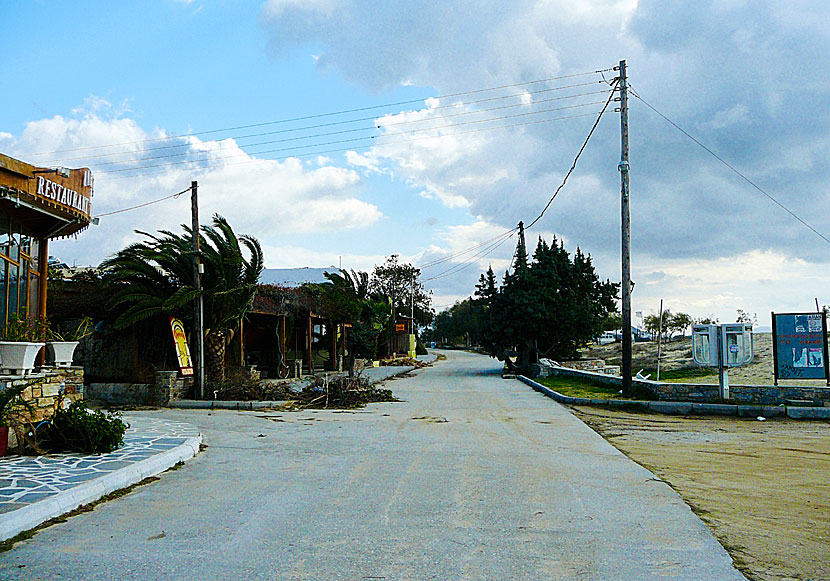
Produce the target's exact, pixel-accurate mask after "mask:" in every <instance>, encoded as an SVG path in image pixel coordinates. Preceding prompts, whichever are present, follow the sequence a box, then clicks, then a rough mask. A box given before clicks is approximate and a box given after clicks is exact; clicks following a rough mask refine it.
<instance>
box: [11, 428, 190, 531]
mask: <svg viewBox="0 0 830 581" xmlns="http://www.w3.org/2000/svg"><path fill="white" fill-rule="evenodd" d="M201 443H202V434H199V435H198V436H191V437H189V438H187V439H186V441H185V442H184V443H183V444H180V445H179V446H176V447H175V448H173V449H171V450H166V451H164V452H162V453H160V454H155V455H154V456H151V457H150V458H147V459H145V460H141V461H140V462H136V463H135V464H132V465H130V466H126V467H124V468H120V469H118V470H115V471H113V472H110V473H109V474H104V475H102V476H100V477H99V478H96V479H95V480H91V481H89V482H84V483H81V484H79V485H78V486H75V487H73V488H71V489H69V490H65V491H62V492H59V493H57V494H55V495H53V496H50V497H49V498H47V499H44V500H41V501H38V502H35V503H32V504H30V505H27V506H24V507H22V508H19V509H17V510H14V511H11V512H7V513H3V514H0V541H5V540H7V539H10V538H12V537H14V536H15V535H17V534H19V533H22V532H23V531H27V530H29V529H33V528H35V527H36V526H38V525H40V524H43V523H44V522H46V521H48V520H49V519H53V518H55V517H59V516H61V515H62V514H66V513H67V512H71V511H73V510H75V509H76V508H78V507H79V506H82V505H84V504H89V503H91V502H95V501H96V500H99V499H101V498H102V497H104V496H106V495H107V494H111V493H113V492H115V491H117V490H121V489H122V488H127V487H129V486H132V485H133V484H137V483H138V482H141V481H142V480H144V479H145V478H150V477H151V476H157V475H158V474H161V473H162V472H164V471H165V470H167V469H169V468H172V467H173V466H175V465H176V464H177V463H179V462H184V461H186V460H190V459H191V458H193V457H194V456H195V455H196V454H198V453H199V446H200V444H201Z"/></svg>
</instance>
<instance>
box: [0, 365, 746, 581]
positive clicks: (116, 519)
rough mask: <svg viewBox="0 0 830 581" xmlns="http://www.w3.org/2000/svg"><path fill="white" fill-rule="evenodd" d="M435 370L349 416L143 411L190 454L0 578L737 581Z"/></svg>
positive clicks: (604, 465)
mask: <svg viewBox="0 0 830 581" xmlns="http://www.w3.org/2000/svg"><path fill="white" fill-rule="evenodd" d="M449 357H450V359H449V360H448V361H446V362H439V363H438V364H436V365H435V366H434V367H432V368H429V369H424V370H421V371H419V372H418V375H417V376H416V377H415V378H409V379H399V380H395V381H391V382H389V383H388V384H387V385H388V386H389V387H391V388H392V389H393V390H394V391H395V393H396V394H397V395H398V396H399V397H401V398H402V399H404V400H406V401H405V402H402V403H386V404H376V405H372V406H370V407H369V408H368V409H366V410H361V411H358V412H354V413H337V412H331V411H320V412H313V411H308V412H302V413H293V414H292V413H282V414H274V413H267V414H266V413H257V412H233V411H213V412H207V411H204V410H165V411H159V412H148V413H151V414H157V415H159V416H163V417H165V418H170V419H177V420H182V421H186V422H190V423H193V424H196V425H197V426H199V427H200V428H201V429H202V431H203V433H204V434H205V443H206V444H207V445H208V448H207V450H206V451H205V452H204V453H202V454H200V455H199V456H198V457H197V458H196V459H194V460H192V461H191V462H189V463H188V464H187V465H185V466H184V467H183V468H182V469H180V470H177V471H173V472H169V473H166V474H165V475H164V476H163V478H162V481H161V482H156V483H152V484H150V485H147V486H143V487H140V488H139V489H137V490H136V491H134V492H133V493H131V494H129V495H127V496H125V497H123V498H120V499H117V500H114V501H111V502H108V503H105V504H102V505H99V506H98V507H97V508H96V509H95V510H94V511H92V512H90V513H86V514H82V515H79V516H76V517H73V518H71V519H69V521H68V522H66V523H63V524H60V525H57V526H53V527H50V528H48V529H46V530H43V531H41V532H40V533H38V534H37V535H36V536H35V537H34V538H32V539H31V540H29V541H25V542H23V543H21V544H20V545H18V546H17V547H16V548H15V549H14V550H12V551H10V552H7V553H4V554H0V577H2V578H86V579H98V578H125V577H127V578H172V577H179V578H192V579H197V578H198V579H205V578H241V577H248V578H287V579H294V578H299V579H333V578H344V579H431V578H437V579H458V578H467V579H485V578H486V579H574V578H578V579H649V578H682V579H719V580H720V579H742V577H741V576H740V574H739V573H737V572H736V571H735V570H734V569H733V568H732V565H731V561H730V559H729V556H728V555H727V554H726V552H725V551H724V550H723V548H722V547H721V546H720V545H719V544H718V543H717V542H716V541H715V540H714V538H713V537H712V536H711V535H710V533H709V532H708V530H707V529H706V528H705V527H704V525H703V524H702V523H701V522H700V521H699V520H698V519H697V518H696V517H695V516H694V515H693V514H692V512H691V511H690V510H689V508H688V507H687V506H686V505H685V504H684V503H683V502H682V501H681V499H680V498H679V497H678V496H677V495H676V494H675V493H674V492H673V491H672V490H671V489H670V488H669V487H668V486H667V485H666V484H663V483H662V482H659V481H657V480H656V479H655V478H654V477H653V476H652V475H651V473H649V472H648V471H646V470H645V469H643V468H641V467H639V466H638V465H636V464H634V463H633V462H631V461H630V460H628V459H627V458H625V457H624V456H623V455H621V454H620V453H619V452H617V451H616V450H615V449H614V448H612V447H611V446H610V445H608V444H607V443H606V442H605V441H604V440H602V439H601V438H599V437H598V436H597V435H596V434H594V433H593V432H592V431H591V430H589V429H588V428H587V427H585V426H584V425H583V424H582V423H581V422H579V421H578V420H576V419H575V418H574V417H573V416H572V415H571V414H570V413H568V412H567V411H566V410H565V409H564V408H562V407H561V406H559V405H558V404H556V403H554V402H553V401H551V400H550V399H548V398H546V397H544V396H542V395H540V394H537V393H536V392H533V391H531V390H530V389H529V388H528V387H527V386H525V385H524V384H521V383H519V382H518V381H514V380H502V379H501V378H500V377H499V375H498V368H497V365H496V364H495V363H494V362H493V361H492V360H490V359H488V358H486V357H480V356H475V355H470V354H466V353H450V354H449Z"/></svg>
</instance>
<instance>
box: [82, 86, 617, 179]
mask: <svg viewBox="0 0 830 581" xmlns="http://www.w3.org/2000/svg"><path fill="white" fill-rule="evenodd" d="M605 92H606V91H605V90H603V91H591V92H586V93H579V94H577V95H567V96H564V97H554V98H551V99H543V100H540V101H536V102H534V103H531V104H524V103H515V104H511V105H502V106H499V107H491V108H489V109H477V110H473V111H463V112H461V113H454V114H452V115H443V116H441V117H438V118H432V119H411V120H408V121H399V122H396V123H389V124H384V125H383V126H372V127H357V128H353V129H342V130H340V131H330V132H327V133H316V134H312V135H302V136H299V137H288V138H285V139H275V140H270V141H260V142H257V143H249V144H246V145H245V146H240V145H237V147H238V148H240V149H241V148H242V147H256V146H260V145H271V144H275V143H287V142H291V141H301V140H307V139H317V138H320V137H329V136H332V135H343V134H346V133H356V132H360V131H374V130H376V129H379V128H386V127H393V126H398V125H410V124H414V123H427V122H429V121H437V120H441V119H449V118H455V117H462V116H466V115H475V114H479V113H489V112H492V111H500V110H503V109H512V108H516V107H529V106H533V105H540V104H542V103H549V102H553V101H561V100H564V99H575V98H577V97H585V96H590V95H597V94H604V93H605ZM597 104H599V103H597V102H594V103H585V104H580V105H573V106H571V107H561V108H554V109H547V110H542V111H537V112H530V113H525V114H524V115H531V114H536V113H539V114H541V113H548V112H553V111H560V110H563V109H568V108H575V107H582V106H586V105H597ZM510 117H511V116H508V117H493V118H490V119H484V120H480V121H474V122H468V123H456V124H450V125H444V126H439V127H424V128H421V129H420V130H421V131H426V130H430V129H443V128H446V127H453V126H458V125H464V124H469V123H484V122H486V121H496V120H500V119H506V118H510ZM401 134H403V133H402V132H388V133H385V134H382V135H379V136H367V137H361V138H355V139H375V138H382V137H386V136H387V135H401ZM345 141H353V140H351V139H350V140H345ZM333 143H339V142H337V141H334V142H328V143H317V144H312V145H306V146H298V147H318V146H320V145H330V144H333ZM229 149H233V148H231V147H220V148H219V151H222V150H229ZM271 151H272V152H273V151H275V150H271ZM191 153H193V152H191V151H183V152H179V153H169V154H164V155H157V156H151V157H144V158H141V159H125V160H116V161H106V162H101V163H98V164H96V166H97V167H102V166H108V165H120V164H125V163H130V162H134V161H135V162H146V161H149V160H154V159H170V158H173V157H181V156H185V155H190V154H191ZM256 153H257V152H253V155H255V154H256ZM108 155H123V153H119V154H108ZM238 155H241V154H238ZM106 171H107V170H102V173H105V172H106ZM96 173H98V172H96Z"/></svg>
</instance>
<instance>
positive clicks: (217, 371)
mask: <svg viewBox="0 0 830 581" xmlns="http://www.w3.org/2000/svg"><path fill="white" fill-rule="evenodd" d="M182 229H183V230H184V234H175V233H173V232H170V231H168V230H161V231H160V232H159V233H158V234H155V235H154V234H148V233H146V232H141V231H136V232H138V233H139V234H141V235H142V236H144V237H145V238H146V240H144V241H141V242H136V243H133V244H130V245H129V246H127V247H126V248H124V249H123V250H121V251H120V252H118V253H117V254H115V255H114V256H112V257H110V258H108V259H107V260H105V261H104V262H103V263H102V264H101V266H102V267H103V268H104V269H105V271H106V276H107V278H108V279H109V280H110V281H112V282H113V283H115V284H116V285H117V291H116V292H115V295H114V296H113V298H112V301H111V303H110V304H111V305H113V306H125V305H126V306H127V308H126V309H125V310H124V312H122V313H121V315H120V316H119V317H118V319H116V321H115V326H116V328H119V329H123V328H125V327H128V326H130V325H132V324H134V323H137V322H138V321H141V320H144V319H148V318H150V317H153V316H156V315H173V316H177V317H181V318H184V319H189V318H191V315H192V309H191V304H192V301H193V300H194V299H195V298H197V297H198V296H199V291H197V290H196V288H195V287H194V281H193V250H192V230H191V229H190V228H188V227H187V226H185V225H183V226H182ZM199 246H200V250H201V258H202V264H204V274H203V275H202V280H201V283H202V284H201V287H202V288H201V294H202V296H203V297H204V325H205V336H204V343H205V368H206V371H207V376H208V381H210V382H216V381H221V380H222V379H224V375H225V365H224V363H225V348H226V346H227V343H228V341H229V340H230V339H231V338H232V337H233V329H235V328H236V327H238V326H239V323H240V322H241V321H242V319H243V318H244V317H245V315H246V314H247V313H248V312H250V310H251V308H252V306H253V301H254V295H255V294H256V284H257V281H258V280H259V276H260V274H261V273H262V269H263V266H264V263H263V256H262V248H261V247H260V244H259V241H258V240H257V239H256V238H254V237H252V236H248V235H242V236H237V235H236V234H235V233H234V231H233V229H232V228H231V226H230V224H228V221H227V220H226V219H225V218H223V217H222V216H220V215H219V214H215V215H214V216H213V221H212V224H210V225H205V226H202V228H201V232H200V234H199ZM243 247H244V249H245V250H247V254H248V257H246V256H245V252H244V251H243Z"/></svg>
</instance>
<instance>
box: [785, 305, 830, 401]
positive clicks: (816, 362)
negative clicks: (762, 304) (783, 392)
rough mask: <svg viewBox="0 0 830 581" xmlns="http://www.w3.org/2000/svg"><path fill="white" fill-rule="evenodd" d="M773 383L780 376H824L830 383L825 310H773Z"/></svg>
mask: <svg viewBox="0 0 830 581" xmlns="http://www.w3.org/2000/svg"><path fill="white" fill-rule="evenodd" d="M772 355H773V362H774V368H775V384H776V385H778V380H779V379H823V380H825V381H827V382H828V385H830V372H828V369H830V368H828V356H827V319H826V317H825V315H824V313H816V312H812V313H772Z"/></svg>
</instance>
